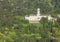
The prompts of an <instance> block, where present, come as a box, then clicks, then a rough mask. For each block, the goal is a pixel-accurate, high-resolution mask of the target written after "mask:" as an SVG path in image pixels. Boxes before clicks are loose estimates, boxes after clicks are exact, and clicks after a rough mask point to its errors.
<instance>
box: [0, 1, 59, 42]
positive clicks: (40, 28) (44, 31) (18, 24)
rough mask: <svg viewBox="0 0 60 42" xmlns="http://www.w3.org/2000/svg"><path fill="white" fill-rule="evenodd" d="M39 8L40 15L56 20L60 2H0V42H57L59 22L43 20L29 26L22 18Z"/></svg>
mask: <svg viewBox="0 0 60 42" xmlns="http://www.w3.org/2000/svg"><path fill="white" fill-rule="evenodd" d="M38 7H39V8H41V13H42V14H50V15H52V16H54V17H56V18H57V14H60V0H0V42H59V41H60V21H59V22H57V21H56V22H51V21H48V20H47V19H46V18H43V19H42V20H41V21H40V23H34V24H30V23H29V22H28V21H27V20H24V16H25V15H28V14H31V13H34V14H36V9H37V8H38Z"/></svg>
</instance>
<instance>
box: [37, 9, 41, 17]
mask: <svg viewBox="0 0 60 42" xmlns="http://www.w3.org/2000/svg"><path fill="white" fill-rule="evenodd" d="M37 16H40V8H38V9H37Z"/></svg>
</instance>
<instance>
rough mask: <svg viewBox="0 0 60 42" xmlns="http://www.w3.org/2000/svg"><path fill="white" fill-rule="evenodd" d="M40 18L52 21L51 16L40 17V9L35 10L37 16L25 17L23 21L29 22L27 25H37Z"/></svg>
mask: <svg viewBox="0 0 60 42" xmlns="http://www.w3.org/2000/svg"><path fill="white" fill-rule="evenodd" d="M42 17H44V18H46V17H47V18H48V21H50V20H52V19H53V17H51V15H41V14H40V9H39V8H38V9H37V14H36V15H33V14H32V15H29V16H28V15H26V16H25V19H26V20H28V21H29V23H39V21H40V20H41V19H42Z"/></svg>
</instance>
